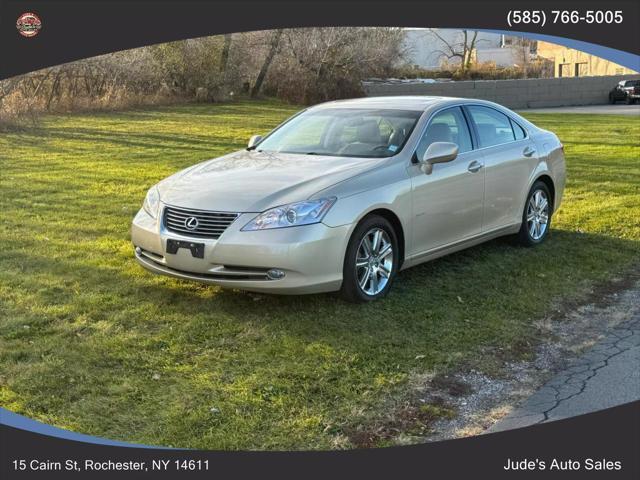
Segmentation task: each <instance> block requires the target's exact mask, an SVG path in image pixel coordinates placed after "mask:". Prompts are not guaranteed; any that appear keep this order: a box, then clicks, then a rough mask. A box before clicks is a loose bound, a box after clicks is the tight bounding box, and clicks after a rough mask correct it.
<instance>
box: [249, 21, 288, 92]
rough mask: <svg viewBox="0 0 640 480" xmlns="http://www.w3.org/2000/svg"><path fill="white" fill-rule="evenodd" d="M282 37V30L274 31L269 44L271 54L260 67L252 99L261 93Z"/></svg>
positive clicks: (268, 54) (269, 53)
mask: <svg viewBox="0 0 640 480" xmlns="http://www.w3.org/2000/svg"><path fill="white" fill-rule="evenodd" d="M281 37H282V30H274V31H273V33H272V34H271V41H270V42H269V52H268V53H267V56H266V57H265V59H264V62H262V66H261V67H260V71H259V72H258V76H257V78H256V83H254V84H253V88H252V89H251V98H255V97H257V96H258V94H259V93H260V89H261V88H262V84H263V83H264V79H265V77H266V76H267V72H268V71H269V67H270V66H271V63H272V62H273V58H274V57H275V56H276V53H278V48H279V46H280V38H281Z"/></svg>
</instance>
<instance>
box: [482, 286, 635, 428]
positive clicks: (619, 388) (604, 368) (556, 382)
mask: <svg viewBox="0 0 640 480" xmlns="http://www.w3.org/2000/svg"><path fill="white" fill-rule="evenodd" d="M637 298H638V304H637V305H638V306H637V308H636V309H634V310H635V311H634V313H633V314H632V316H631V318H630V319H629V320H627V321H625V322H623V323H621V324H619V325H617V326H616V327H615V328H613V329H612V330H611V331H610V332H609V334H608V335H607V336H606V337H605V338H603V339H602V340H600V341H599V342H598V343H596V344H595V345H594V346H593V347H592V348H591V349H589V351H587V352H586V353H585V354H584V355H582V356H581V357H579V358H578V359H577V360H576V361H574V362H573V363H572V364H571V365H570V366H569V368H567V369H566V370H564V371H562V372H560V373H559V374H557V375H556V376H555V377H553V378H552V379H551V380H550V381H549V382H547V383H546V384H545V385H544V386H543V387H542V388H541V389H539V390H538V391H537V392H535V393H534V394H533V395H531V396H530V397H529V398H528V399H527V400H525V401H524V403H523V404H522V405H521V406H520V407H519V408H516V409H515V410H514V411H513V412H511V413H510V414H509V415H507V416H506V417H504V418H503V419H502V420H500V421H499V422H497V423H496V424H495V425H493V426H492V427H491V428H490V429H488V432H497V431H501V430H510V429H513V428H520V427H526V426H529V425H533V424H538V423H545V422H550V421H553V420H560V419H562V418H567V417H573V416H576V415H581V414H585V413H589V412H594V411H597V410H602V409H605V408H609V407H614V406H616V405H622V404H624V403H628V402H632V401H634V400H640V292H637Z"/></svg>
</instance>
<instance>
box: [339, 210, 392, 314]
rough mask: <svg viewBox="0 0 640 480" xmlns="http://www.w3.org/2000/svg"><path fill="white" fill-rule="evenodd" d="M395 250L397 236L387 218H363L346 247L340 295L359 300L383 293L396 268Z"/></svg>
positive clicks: (389, 284) (370, 298) (387, 288)
mask: <svg viewBox="0 0 640 480" xmlns="http://www.w3.org/2000/svg"><path fill="white" fill-rule="evenodd" d="M398 252H399V249H398V239H397V236H396V233H395V231H394V229H393V226H392V225H391V224H390V223H389V221H388V220H387V219H385V218H383V217H381V216H379V215H370V216H368V217H365V219H364V220H362V221H361V222H360V224H359V225H358V226H357V227H356V229H355V231H354V232H353V234H352V235H351V239H350V240H349V245H348V246H347V252H346V255H345V259H344V270H343V274H342V289H341V293H342V296H343V297H344V298H345V299H346V300H349V301H351V302H358V303H360V302H368V301H371V300H376V299H377V298H380V297H383V296H384V295H386V294H387V293H388V292H389V289H390V288H391V284H392V283H393V279H394V278H395V276H396V273H397V271H398V263H399V254H398Z"/></svg>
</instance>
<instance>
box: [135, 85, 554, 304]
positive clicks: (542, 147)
mask: <svg viewBox="0 0 640 480" xmlns="http://www.w3.org/2000/svg"><path fill="white" fill-rule="evenodd" d="M564 184H565V163H564V153H563V147H562V144H561V143H560V141H559V140H558V138H557V137H556V136H555V135H554V134H553V133H551V132H548V131H546V130H542V129H541V128H538V127H536V126H535V125H534V124H532V123H531V122H529V121H527V120H526V119H524V118H522V117H521V116H520V115H518V114H516V113H514V112H512V111H511V110H508V109H507V108H504V107H502V106H500V105H497V104H495V103H491V102H486V101H482V100H469V99H461V98H445V97H381V98H364V99H357V100H343V101H337V102H330V103H325V104H322V105H317V106H315V107H311V108H308V109H306V110H304V111H303V112H301V113H299V114H298V115H295V116H293V117H292V118H291V119H290V120H289V121H287V122H285V123H283V124H282V125H281V126H280V127H278V128H276V129H275V130H274V131H273V132H271V133H270V134H269V135H267V136H266V137H264V138H262V137H259V136H254V137H252V138H251V140H250V142H249V146H248V148H247V149H246V150H242V151H239V152H235V153H231V154H229V155H225V156H223V157H220V158H217V159H213V160H209V161H206V162H204V163H200V164H198V165H194V166H192V167H190V168H187V169H186V170H183V171H182V172H179V173H177V174H175V175H172V176H171V177H169V178H167V179H165V180H162V181H161V182H160V183H159V184H158V185H156V186H153V187H152V188H151V189H150V190H149V193H148V194H147V198H146V199H145V201H144V205H143V207H142V209H141V210H140V212H138V214H137V215H136V217H135V219H134V220H133V224H132V227H131V239H132V241H133V245H134V247H135V256H136V258H137V260H138V262H140V263H141V264H142V266H143V267H145V268H147V269H149V270H151V271H152V272H155V273H162V274H165V275H170V276H173V277H177V278H182V279H187V280H198V281H201V282H208V283H212V284H217V285H221V286H223V287H230V288H239V289H243V290H251V291H257V292H271V293H313V292H327V291H334V290H341V291H342V294H343V295H344V296H345V297H346V298H347V299H348V300H352V301H356V302H365V301H368V300H375V299H376V298H378V297H381V296H383V295H385V294H386V293H387V291H388V290H389V288H390V287H391V283H392V282H393V279H394V277H395V276H396V274H397V273H398V271H399V270H401V269H404V268H408V267H411V266H413V265H417V264H419V263H422V262H425V261H427V260H431V259H433V258H437V257H441V256H443V255H446V254H448V253H451V252H454V251H457V250H461V249H463V248H467V247H470V246H472V245H476V244H478V243H480V242H484V241H487V240H490V239H492V238H495V237H499V236H502V235H508V234H514V235H516V236H517V238H518V239H519V241H520V243H522V244H523V245H526V246H534V245H538V244H540V243H542V242H543V241H544V239H545V238H546V237H547V234H548V233H549V227H550V223H551V216H552V215H553V213H554V212H555V211H556V210H557V209H558V206H559V205H560V201H561V199H562V191H563V188H564ZM496 280H498V277H496ZM425 288H426V289H427V290H428V289H429V285H428V284H427V285H425Z"/></svg>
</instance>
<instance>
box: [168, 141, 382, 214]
mask: <svg viewBox="0 0 640 480" xmlns="http://www.w3.org/2000/svg"><path fill="white" fill-rule="evenodd" d="M385 160H386V159H385V158H375V159H368V158H350V157H330V156H324V155H301V154H292V153H277V154H273V153H267V152H255V151H246V150H245V151H239V152H235V153H232V154H229V155H225V156H223V157H219V158H215V159H213V160H208V161H206V162H203V163H199V164H197V165H194V166H192V167H190V168H187V169H185V170H182V171H181V172H178V173H176V174H175V175H172V176H171V177H169V178H167V179H165V180H163V181H162V182H160V184H159V185H158V189H159V191H160V198H161V200H162V202H164V203H165V204H168V205H175V206H179V207H184V208H194V209H201V210H215V211H226V212H262V211H264V210H266V209H268V208H271V207H276V206H279V205H284V204H286V203H291V202H297V201H301V200H306V199H308V198H310V197H311V196H313V194H315V193H317V192H319V191H320V190H323V189H325V188H327V187H330V186H332V185H334V184H336V183H338V182H341V181H343V180H346V179H348V178H350V177H353V176H355V175H358V174H359V173H362V172H365V171H368V170H370V169H372V168H375V167H376V166H377V165H379V164H380V163H381V162H384V161H385Z"/></svg>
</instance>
